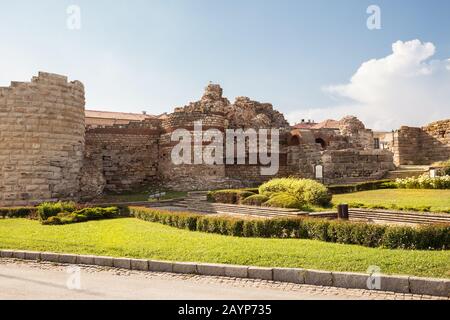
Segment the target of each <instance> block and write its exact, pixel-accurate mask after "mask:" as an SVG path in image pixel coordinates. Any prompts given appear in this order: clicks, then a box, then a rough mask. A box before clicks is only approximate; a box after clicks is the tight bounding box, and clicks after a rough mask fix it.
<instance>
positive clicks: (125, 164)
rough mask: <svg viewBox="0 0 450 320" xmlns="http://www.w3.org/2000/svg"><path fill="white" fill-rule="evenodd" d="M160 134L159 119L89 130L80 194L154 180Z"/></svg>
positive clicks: (127, 186)
mask: <svg viewBox="0 0 450 320" xmlns="http://www.w3.org/2000/svg"><path fill="white" fill-rule="evenodd" d="M160 133H161V129H160V121H159V120H146V121H144V122H138V123H131V124H129V125H125V126H112V127H103V128H95V129H88V130H87V131H86V151H85V158H84V166H83V175H82V177H81V179H82V181H83V185H82V188H81V194H82V196H83V197H89V196H95V195H98V194H101V193H102V192H103V191H114V192H123V191H127V190H132V189H134V188H137V187H140V186H143V185H150V184H152V183H156V182H157V178H158V177H157V174H158V161H159V160H158V152H159V137H160Z"/></svg>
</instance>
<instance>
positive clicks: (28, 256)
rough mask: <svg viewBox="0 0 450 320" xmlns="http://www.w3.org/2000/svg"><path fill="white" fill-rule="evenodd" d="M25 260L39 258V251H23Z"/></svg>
mask: <svg viewBox="0 0 450 320" xmlns="http://www.w3.org/2000/svg"><path fill="white" fill-rule="evenodd" d="M25 260H36V261H37V260H41V253H40V252H33V251H25Z"/></svg>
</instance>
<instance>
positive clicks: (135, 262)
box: [130, 259, 148, 271]
mask: <svg viewBox="0 0 450 320" xmlns="http://www.w3.org/2000/svg"><path fill="white" fill-rule="evenodd" d="M130 263H131V270H138V271H148V260H144V259H131V261H130Z"/></svg>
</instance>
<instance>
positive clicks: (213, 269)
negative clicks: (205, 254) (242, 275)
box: [197, 263, 232, 277]
mask: <svg viewBox="0 0 450 320" xmlns="http://www.w3.org/2000/svg"><path fill="white" fill-rule="evenodd" d="M230 272H232V270H230ZM197 273H198V274H201V275H204V276H216V277H223V276H225V265H222V264H208V263H199V264H197Z"/></svg>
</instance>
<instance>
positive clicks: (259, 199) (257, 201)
mask: <svg viewBox="0 0 450 320" xmlns="http://www.w3.org/2000/svg"><path fill="white" fill-rule="evenodd" d="M268 200H269V197H267V196H265V195H263V194H254V195H252V196H250V197H248V198H245V199H244V200H242V201H241V204H243V205H246V206H258V207H261V206H262V205H263V204H264V202H267V201H268Z"/></svg>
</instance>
